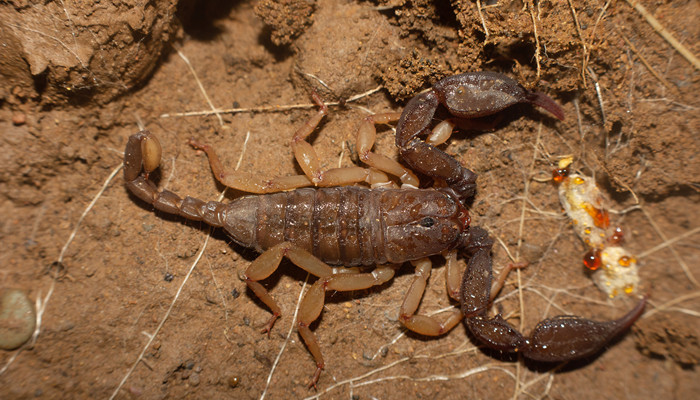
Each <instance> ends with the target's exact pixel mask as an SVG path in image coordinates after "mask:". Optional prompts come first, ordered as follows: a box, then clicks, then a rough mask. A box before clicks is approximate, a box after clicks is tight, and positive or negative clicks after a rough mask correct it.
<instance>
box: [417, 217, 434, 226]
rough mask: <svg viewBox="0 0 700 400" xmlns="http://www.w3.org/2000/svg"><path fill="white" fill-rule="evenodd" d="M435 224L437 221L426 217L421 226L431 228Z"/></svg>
mask: <svg viewBox="0 0 700 400" xmlns="http://www.w3.org/2000/svg"><path fill="white" fill-rule="evenodd" d="M434 224H435V220H433V219H432V218H430V217H425V218H423V220H421V221H420V225H421V226H424V227H426V228H430V227H431V226H433V225H434Z"/></svg>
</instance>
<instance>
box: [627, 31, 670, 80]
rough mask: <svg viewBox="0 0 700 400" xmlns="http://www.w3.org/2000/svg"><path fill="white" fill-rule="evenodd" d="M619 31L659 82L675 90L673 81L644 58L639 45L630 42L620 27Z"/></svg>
mask: <svg viewBox="0 0 700 400" xmlns="http://www.w3.org/2000/svg"><path fill="white" fill-rule="evenodd" d="M617 33H618V34H619V35H620V37H621V38H622V40H624V41H625V43H627V45H628V46H629V47H630V50H632V53H634V55H635V56H637V58H639V61H641V62H642V64H644V66H645V67H646V68H647V69H648V70H649V72H651V74H652V75H654V78H656V79H658V80H659V82H661V83H663V84H664V86H666V87H667V88H668V89H670V90H673V89H674V87H673V85H671V83H670V82H669V81H668V80H666V78H664V77H663V76H661V75H660V74H659V73H658V72H656V70H655V69H654V67H652V66H651V64H649V62H648V61H647V59H646V58H644V56H643V55H642V54H641V53H640V52H639V50H637V47H636V46H635V45H634V44H632V42H630V41H629V39H627V37H626V36H625V35H624V34H623V33H622V32H620V30H619V29H617Z"/></svg>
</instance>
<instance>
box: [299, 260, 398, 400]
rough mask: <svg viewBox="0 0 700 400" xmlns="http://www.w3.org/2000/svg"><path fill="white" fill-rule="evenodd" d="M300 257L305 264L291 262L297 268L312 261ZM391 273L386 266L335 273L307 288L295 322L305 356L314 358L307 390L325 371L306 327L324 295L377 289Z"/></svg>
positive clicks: (323, 362) (389, 277) (321, 302)
mask: <svg viewBox="0 0 700 400" xmlns="http://www.w3.org/2000/svg"><path fill="white" fill-rule="evenodd" d="M304 257H306V258H308V259H309V260H302V259H301V258H300V259H298V260H297V261H294V260H293V262H294V263H295V264H297V265H299V266H301V265H300V264H298V262H299V263H304V262H306V261H310V258H315V257H313V256H312V255H311V254H308V253H307V254H306V255H305V256H304ZM302 268H303V267H302ZM394 271H395V269H394V267H393V266H391V265H388V266H380V267H377V268H376V269H375V270H374V271H372V272H370V273H358V274H348V273H337V274H332V275H329V276H325V277H321V278H320V279H319V280H317V281H316V282H315V283H314V284H313V285H311V288H310V289H309V290H308V291H307V292H306V294H305V295H304V298H303V299H302V301H301V305H300V306H299V314H298V322H297V329H298V330H299V334H300V335H301V337H302V339H303V340H304V343H305V344H306V347H307V348H308V349H309V352H310V353H311V355H312V356H313V357H314V361H316V372H314V375H313V377H312V378H311V382H310V384H309V387H314V388H315V387H316V382H318V378H319V376H320V375H321V371H322V370H323V368H324V367H325V361H324V360H323V354H322V353H321V347H320V346H319V344H318V339H316V335H314V333H313V332H311V329H310V328H309V325H311V323H312V322H313V321H315V320H316V319H317V318H318V317H319V315H321V311H322V310H323V304H324V302H325V297H326V296H325V294H326V291H328V290H336V291H340V292H345V291H352V290H361V289H367V288H370V287H372V286H377V285H381V284H384V283H385V282H387V281H389V280H390V279H391V278H392V277H393V276H394Z"/></svg>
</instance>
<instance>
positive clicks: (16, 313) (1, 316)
mask: <svg viewBox="0 0 700 400" xmlns="http://www.w3.org/2000/svg"><path fill="white" fill-rule="evenodd" d="M35 326H36V312H35V311H34V306H33V305H32V302H31V301H29V298H28V297H27V295H26V294H25V293H24V292H23V291H22V290H18V289H0V349H5V350H14V349H16V348H18V347H19V346H21V345H23V344H24V343H25V342H26V341H27V340H29V338H31V337H32V333H34V327H35Z"/></svg>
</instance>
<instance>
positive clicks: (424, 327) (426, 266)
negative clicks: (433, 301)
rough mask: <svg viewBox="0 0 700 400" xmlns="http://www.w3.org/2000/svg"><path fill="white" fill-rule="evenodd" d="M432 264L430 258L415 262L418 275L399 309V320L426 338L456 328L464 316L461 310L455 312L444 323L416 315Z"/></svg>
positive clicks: (416, 274)
mask: <svg viewBox="0 0 700 400" xmlns="http://www.w3.org/2000/svg"><path fill="white" fill-rule="evenodd" d="M431 264H432V263H431V261H430V259H429V258H423V259H421V260H418V261H415V262H413V265H415V267H416V273H415V277H414V279H413V283H412V284H411V287H410V288H409V289H408V291H407V292H406V297H405V298H404V301H403V304H401V308H400V309H399V320H400V321H401V323H402V324H403V325H404V326H405V327H406V328H408V329H410V330H412V331H413V332H416V333H420V334H421V335H426V336H439V335H442V334H443V333H445V332H449V331H450V330H451V329H452V328H454V327H455V325H457V324H458V323H459V321H461V320H462V318H463V315H462V313H461V312H460V311H459V310H454V311H453V312H451V313H450V315H449V316H448V317H447V318H446V319H445V320H444V321H442V322H440V321H439V320H438V319H437V318H434V317H430V316H427V315H416V314H414V313H415V312H416V310H417V309H418V305H419V303H420V300H421V298H422V297H423V293H424V292H425V286H426V284H427V281H428V278H429V277H430V270H431V269H432V265H431ZM448 267H449V266H448Z"/></svg>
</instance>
